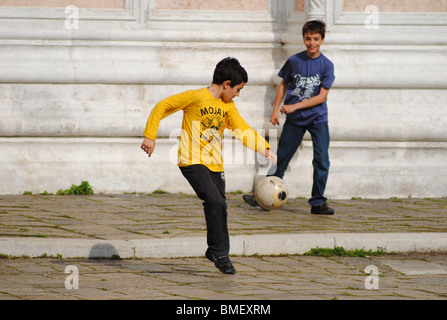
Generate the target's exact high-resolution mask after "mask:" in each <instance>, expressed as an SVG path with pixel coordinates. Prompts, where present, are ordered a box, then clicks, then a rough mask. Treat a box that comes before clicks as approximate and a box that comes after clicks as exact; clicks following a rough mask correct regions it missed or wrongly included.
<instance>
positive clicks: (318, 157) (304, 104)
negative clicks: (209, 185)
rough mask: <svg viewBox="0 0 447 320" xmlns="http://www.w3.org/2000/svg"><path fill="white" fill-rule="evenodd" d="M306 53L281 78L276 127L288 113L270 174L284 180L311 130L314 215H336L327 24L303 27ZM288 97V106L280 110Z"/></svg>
mask: <svg viewBox="0 0 447 320" xmlns="http://www.w3.org/2000/svg"><path fill="white" fill-rule="evenodd" d="M302 33H303V41H304V44H305V46H306V51H303V52H300V53H297V54H295V55H293V56H291V57H290V58H289V59H288V60H287V62H286V63H285V64H284V66H283V67H282V69H281V70H280V71H279V73H278V75H279V76H280V77H281V78H282V79H283V80H282V81H281V84H280V85H279V88H278V91H277V93H276V98H275V103H274V107H273V111H272V115H271V117H270V122H271V123H272V124H273V125H279V112H278V111H280V112H281V113H285V114H286V122H285V124H284V127H283V131H282V133H281V137H280V139H279V144H278V152H277V156H278V162H277V166H276V169H275V167H272V168H271V169H270V170H271V171H270V172H269V174H268V175H273V176H277V177H279V178H283V176H284V173H285V171H286V169H287V167H288V165H289V162H290V160H291V159H292V157H293V155H294V154H295V152H296V151H297V149H298V147H299V146H300V144H301V141H302V139H303V136H304V134H305V133H306V131H309V133H310V135H311V137H312V144H313V150H314V158H313V162H312V164H313V167H314V175H313V186H312V197H311V198H310V199H309V205H310V206H311V207H312V209H311V213H313V214H325V215H331V214H334V210H333V209H332V208H329V207H328V206H327V205H326V201H327V198H325V197H324V190H325V188H326V182H327V178H328V174H329V140H330V137H329V127H328V110H327V104H326V99H327V96H328V93H329V89H330V88H331V86H332V83H333V82H334V79H335V76H334V65H333V63H332V62H331V61H330V60H329V59H328V58H326V57H325V56H324V55H323V54H322V53H321V52H320V46H321V45H322V44H323V43H324V37H325V33H326V24H325V23H324V22H323V21H320V20H311V21H308V22H306V24H304V26H303V30H302ZM284 96H285V101H284V106H283V107H282V108H281V109H280V110H279V106H280V104H281V101H282V100H283V98H284ZM272 170H275V171H274V172H273V173H272ZM243 198H244V200H245V201H246V202H247V203H248V204H250V205H252V206H257V205H258V204H257V203H256V199H255V197H254V196H251V195H244V196H243Z"/></svg>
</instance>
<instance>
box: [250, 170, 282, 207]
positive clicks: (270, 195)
mask: <svg viewBox="0 0 447 320" xmlns="http://www.w3.org/2000/svg"><path fill="white" fill-rule="evenodd" d="M287 197H288V191H287V187H286V184H285V183H284V181H283V180H282V179H280V178H278V177H275V176H270V177H265V178H263V179H261V180H260V181H259V182H258V183H257V184H256V187H255V198H256V202H257V203H258V204H259V205H260V206H261V207H262V208H264V209H266V210H274V209H278V208H279V207H281V206H283V205H284V204H285V203H286V202H287Z"/></svg>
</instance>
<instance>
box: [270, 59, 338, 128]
mask: <svg viewBox="0 0 447 320" xmlns="http://www.w3.org/2000/svg"><path fill="white" fill-rule="evenodd" d="M278 76H280V77H281V78H282V79H283V81H284V83H285V84H286V86H287V92H286V98H285V101H284V104H285V105H289V104H295V103H298V102H301V101H304V100H307V99H309V98H312V97H315V96H317V95H318V94H319V93H320V87H323V88H326V89H330V88H331V86H332V83H333V82H334V79H335V75H334V64H333V63H332V62H331V61H330V60H329V59H328V58H326V57H325V56H324V55H323V54H322V53H320V55H319V56H318V57H317V58H315V59H312V58H309V57H308V56H307V54H306V51H303V52H300V53H297V54H295V55H293V56H291V57H290V58H289V59H288V60H287V61H286V63H285V64H284V66H283V67H282V69H281V70H280V71H279V73H278ZM286 118H287V121H289V122H291V123H293V124H295V125H297V126H308V125H312V124H316V123H321V122H327V121H328V116H327V104H326V101H325V102H323V103H322V104H319V105H316V106H314V107H311V108H306V109H300V110H296V111H295V112H292V113H289V114H287V116H286Z"/></svg>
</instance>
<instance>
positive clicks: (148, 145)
mask: <svg viewBox="0 0 447 320" xmlns="http://www.w3.org/2000/svg"><path fill="white" fill-rule="evenodd" d="M154 148H155V141H154V140H152V139H149V138H144V140H143V143H142V144H141V149H142V150H143V151H144V152H146V153H147V154H148V156H149V157H150V156H151V154H152V152H154Z"/></svg>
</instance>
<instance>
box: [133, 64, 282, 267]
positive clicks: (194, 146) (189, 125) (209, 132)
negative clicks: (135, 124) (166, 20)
mask: <svg viewBox="0 0 447 320" xmlns="http://www.w3.org/2000/svg"><path fill="white" fill-rule="evenodd" d="M247 81H248V76H247V72H246V71H245V69H244V68H243V67H242V66H241V65H240V63H239V61H238V60H236V59H235V58H225V59H223V60H222V61H220V62H219V63H218V64H217V65H216V68H215V70H214V75H213V82H212V84H211V86H209V87H207V88H202V89H198V90H189V91H186V92H183V93H179V94H176V95H173V96H171V97H168V98H166V99H164V100H162V101H160V102H159V103H158V104H157V105H156V106H155V107H154V109H153V110H152V112H151V114H150V116H149V119H148V121H147V124H146V128H145V130H144V133H143V135H144V137H145V138H144V140H143V143H142V144H141V149H143V151H145V152H146V153H147V154H148V155H149V157H150V156H151V154H152V152H153V151H154V148H155V140H156V137H157V131H158V126H159V123H160V121H161V120H162V119H163V118H165V117H166V116H168V115H170V114H172V113H174V112H176V111H179V110H183V122H182V130H181V135H180V141H179V150H178V166H179V168H180V170H181V172H182V174H183V176H184V177H185V178H186V179H187V180H188V182H189V183H190V185H191V187H192V188H193V189H194V191H195V193H196V194H197V196H198V197H199V198H200V199H201V200H203V206H204V212H205V220H206V225H207V244H208V249H207V251H206V253H205V255H206V257H207V258H208V259H209V260H211V261H213V262H214V264H215V266H216V267H217V268H218V269H219V270H220V271H221V272H223V273H226V274H234V273H236V270H235V269H234V267H233V265H232V263H231V261H230V259H229V257H228V254H229V251H230V239H229V234H228V227H227V205H226V198H225V176H224V168H223V157H222V137H223V132H224V129H225V128H228V129H229V130H230V131H231V133H232V134H233V135H235V136H236V137H237V138H238V139H239V140H240V141H241V142H242V143H243V144H244V145H245V146H247V147H249V148H250V149H252V150H254V151H257V152H259V153H261V154H263V155H264V156H265V157H267V158H269V159H271V160H272V161H273V163H276V155H275V154H274V153H273V152H272V151H271V150H270V146H269V144H268V143H267V142H266V141H265V140H264V138H263V137H262V136H260V135H259V134H258V133H257V132H256V131H255V130H253V129H252V128H251V127H250V126H249V125H248V124H247V123H246V122H245V121H244V119H243V118H242V117H241V116H240V115H239V112H238V111H237V109H236V106H235V105H234V102H233V98H235V97H237V96H239V93H240V91H241V90H242V89H243V88H244V86H245V84H246V83H247Z"/></svg>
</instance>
